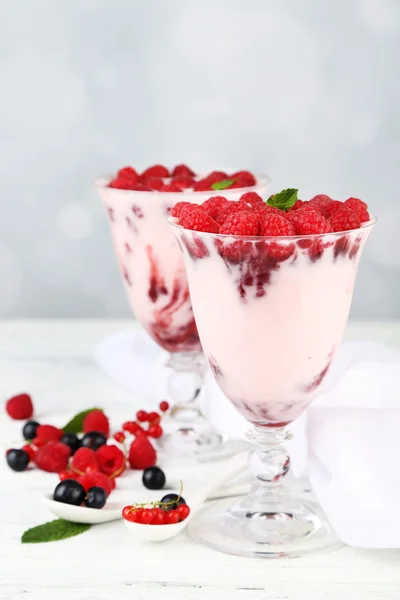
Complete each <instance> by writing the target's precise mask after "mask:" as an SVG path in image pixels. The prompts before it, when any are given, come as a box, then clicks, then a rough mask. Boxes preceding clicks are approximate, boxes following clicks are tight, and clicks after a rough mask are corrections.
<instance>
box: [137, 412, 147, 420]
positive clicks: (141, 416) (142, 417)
mask: <svg viewBox="0 0 400 600" xmlns="http://www.w3.org/2000/svg"><path fill="white" fill-rule="evenodd" d="M136 418H137V420H138V421H140V422H141V423H144V422H145V421H147V418H148V415H147V412H146V411H145V410H138V412H137V413H136Z"/></svg>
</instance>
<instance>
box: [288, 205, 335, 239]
mask: <svg viewBox="0 0 400 600" xmlns="http://www.w3.org/2000/svg"><path fill="white" fill-rule="evenodd" d="M292 214H293V215H294V216H293V217H292V218H291V222H292V225H293V226H294V228H295V231H296V234H298V235H313V234H315V233H329V232H331V231H332V228H331V225H330V223H329V221H327V220H326V219H325V217H323V216H322V215H321V214H320V213H319V212H317V211H316V210H304V209H302V208H301V209H300V210H298V211H296V212H295V213H292Z"/></svg>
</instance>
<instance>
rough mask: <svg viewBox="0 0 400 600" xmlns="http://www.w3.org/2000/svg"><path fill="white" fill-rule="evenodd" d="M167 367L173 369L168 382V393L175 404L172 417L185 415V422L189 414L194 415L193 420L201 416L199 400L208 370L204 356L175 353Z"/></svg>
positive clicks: (198, 353)
mask: <svg viewBox="0 0 400 600" xmlns="http://www.w3.org/2000/svg"><path fill="white" fill-rule="evenodd" d="M166 366H167V367H170V369H171V373H170V375H169V378H168V381H167V389H168V393H169V395H170V397H171V400H172V403H173V406H172V409H171V413H170V415H171V417H173V418H174V417H175V418H180V417H181V416H183V413H185V420H187V418H188V414H189V413H193V418H196V417H198V416H199V415H201V410H200V407H199V405H198V401H197V399H198V396H199V394H200V392H201V389H202V386H203V381H204V374H205V370H206V362H205V359H204V356H203V354H202V353H201V352H175V353H173V354H170V356H169V359H168V362H167V365H166Z"/></svg>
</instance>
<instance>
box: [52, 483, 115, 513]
mask: <svg viewBox="0 0 400 600" xmlns="http://www.w3.org/2000/svg"><path fill="white" fill-rule="evenodd" d="M53 500H55V501H56V502H64V503H65V504H73V505H74V506H81V505H82V504H84V505H85V506H87V508H103V506H104V505H105V503H106V502H107V493H106V491H105V490H104V488H102V487H100V486H98V485H94V486H92V487H90V488H88V489H86V488H85V487H84V486H83V485H82V484H81V483H79V482H78V481H75V480H74V479H66V480H65V481H60V483H59V484H58V485H57V486H56V489H55V490H54V493H53Z"/></svg>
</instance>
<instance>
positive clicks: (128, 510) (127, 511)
mask: <svg viewBox="0 0 400 600" xmlns="http://www.w3.org/2000/svg"><path fill="white" fill-rule="evenodd" d="M134 512H136V511H135V510H134V508H133V506H124V508H123V509H122V516H123V518H124V519H126V520H127V521H134V518H133V514H134Z"/></svg>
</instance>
